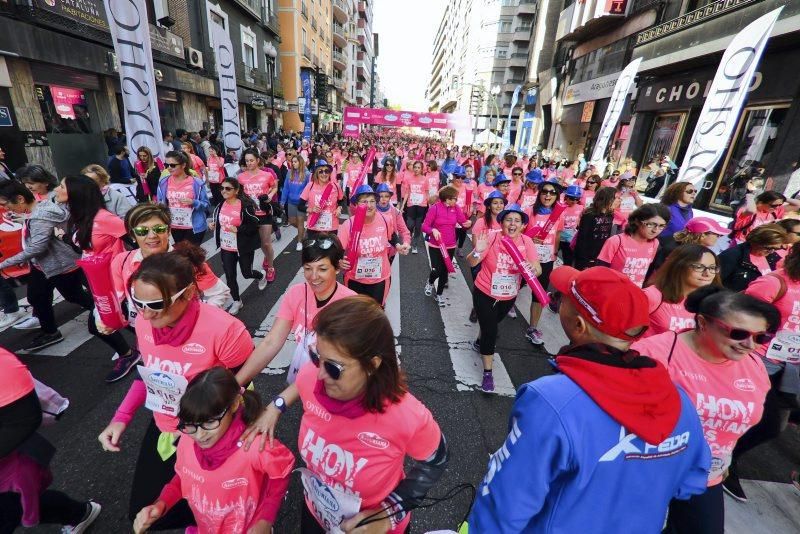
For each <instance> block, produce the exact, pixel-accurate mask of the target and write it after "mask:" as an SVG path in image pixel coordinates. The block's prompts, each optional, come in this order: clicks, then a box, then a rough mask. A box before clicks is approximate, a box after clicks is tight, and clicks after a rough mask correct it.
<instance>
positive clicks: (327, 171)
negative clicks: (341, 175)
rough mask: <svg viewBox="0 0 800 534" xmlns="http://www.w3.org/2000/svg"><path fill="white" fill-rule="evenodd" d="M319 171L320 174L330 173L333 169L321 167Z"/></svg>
mask: <svg viewBox="0 0 800 534" xmlns="http://www.w3.org/2000/svg"><path fill="white" fill-rule="evenodd" d="M317 172H318V173H319V174H330V173H331V171H329V170H328V169H320V170H318V171H317Z"/></svg>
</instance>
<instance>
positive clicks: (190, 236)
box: [170, 228, 206, 247]
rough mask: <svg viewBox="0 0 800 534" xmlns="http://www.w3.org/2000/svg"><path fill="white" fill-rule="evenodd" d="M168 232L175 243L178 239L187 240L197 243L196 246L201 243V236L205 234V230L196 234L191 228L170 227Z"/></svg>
mask: <svg viewBox="0 0 800 534" xmlns="http://www.w3.org/2000/svg"><path fill="white" fill-rule="evenodd" d="M170 233H171V234H172V239H173V240H174V241H175V242H176V243H178V242H180V241H188V242H189V243H192V244H194V245H197V246H198V247H199V246H200V245H202V244H203V238H204V237H205V235H206V233H205V231H203V232H200V233H199V234H196V233H194V230H192V229H191V228H172V229H171V230H170Z"/></svg>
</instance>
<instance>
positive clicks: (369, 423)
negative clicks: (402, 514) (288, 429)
mask: <svg viewBox="0 0 800 534" xmlns="http://www.w3.org/2000/svg"><path fill="white" fill-rule="evenodd" d="M295 383H296V385H297V389H298V392H299V393H300V400H301V401H302V403H303V418H302V419H301V421H300V434H299V436H298V440H297V444H298V449H299V450H300V457H301V458H302V459H303V461H304V462H305V464H306V467H307V468H308V469H309V470H310V471H312V472H313V473H314V474H315V475H316V476H317V477H319V478H320V479H321V481H322V482H323V483H324V484H326V485H327V486H330V487H333V488H335V489H337V490H339V491H343V492H345V493H347V494H351V495H355V496H357V497H359V498H360V499H361V510H369V509H373V508H376V507H378V506H379V505H380V503H381V502H383V500H384V499H386V497H387V496H388V495H389V493H390V492H391V491H392V490H394V488H395V487H396V486H397V484H398V483H399V482H400V480H402V479H403V476H404V473H403V462H404V460H405V457H406V456H410V457H411V458H413V459H415V460H425V459H427V458H430V456H431V455H432V454H433V453H434V452H435V451H436V449H437V448H438V446H439V442H440V441H441V436H442V434H441V430H439V425H438V424H437V423H436V421H435V420H434V419H433V415H432V414H431V412H430V410H428V408H426V407H425V405H423V404H422V403H421V402H420V401H419V400H418V399H417V398H416V397H414V396H413V395H412V394H411V393H406V394H405V395H403V398H402V400H401V401H400V402H399V403H397V404H390V405H389V406H387V407H386V410H385V411H384V412H383V413H369V412H368V413H365V414H364V415H361V416H359V417H356V418H353V419H350V418H347V417H344V416H341V415H336V414H332V413H330V412H328V411H327V410H326V409H325V408H324V407H323V406H322V405H321V404H320V403H319V402H318V401H317V398H316V395H315V394H314V386H315V385H316V383H317V368H316V367H314V365H313V364H311V363H308V364H306V365H305V366H303V367H302V368H301V369H300V372H299V373H298V375H297V381H296V382H295ZM409 520H410V519H408V518H407V519H405V520H404V521H402V522H401V523H400V525H398V527H397V528H396V529H393V530H390V531H389V532H390V533H391V534H397V533H400V532H403V531H404V530H405V527H406V525H407V524H408V521H409Z"/></svg>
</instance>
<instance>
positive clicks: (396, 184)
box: [350, 158, 403, 205]
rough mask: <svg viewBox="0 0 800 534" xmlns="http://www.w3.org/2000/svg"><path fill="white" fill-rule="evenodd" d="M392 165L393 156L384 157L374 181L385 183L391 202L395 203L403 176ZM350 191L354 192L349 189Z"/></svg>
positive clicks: (393, 163)
mask: <svg viewBox="0 0 800 534" xmlns="http://www.w3.org/2000/svg"><path fill="white" fill-rule="evenodd" d="M394 165H395V162H394V159H393V158H386V160H385V161H384V162H383V169H381V170H380V171H379V172H378V174H377V175H376V176H375V183H376V184H386V185H387V186H388V187H389V189H390V190H391V191H392V204H395V205H397V203H398V198H399V195H398V191H400V187H401V186H402V184H403V178H402V177H401V176H400V174H399V173H398V172H397V170H396V169H395V168H394ZM351 193H355V192H354V191H351ZM350 196H353V195H350Z"/></svg>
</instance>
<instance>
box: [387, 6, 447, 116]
mask: <svg viewBox="0 0 800 534" xmlns="http://www.w3.org/2000/svg"><path fill="white" fill-rule="evenodd" d="M445 1H446V0H376V1H375V7H374V8H373V15H374V17H375V20H374V21H373V24H372V31H374V32H375V33H377V34H378V35H379V43H378V46H379V47H380V50H379V51H380V56H379V57H378V73H379V74H380V77H381V85H382V86H383V93H384V94H385V95H386V98H388V99H389V105H392V106H395V105H399V106H401V107H402V108H403V109H408V110H413V111H427V109H428V108H427V105H426V103H425V88H426V87H427V85H428V77H429V76H430V72H431V62H432V59H433V58H432V54H433V38H434V37H435V36H436V30H437V29H438V28H439V21H440V20H441V16H442V10H443V8H444V5H445Z"/></svg>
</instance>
